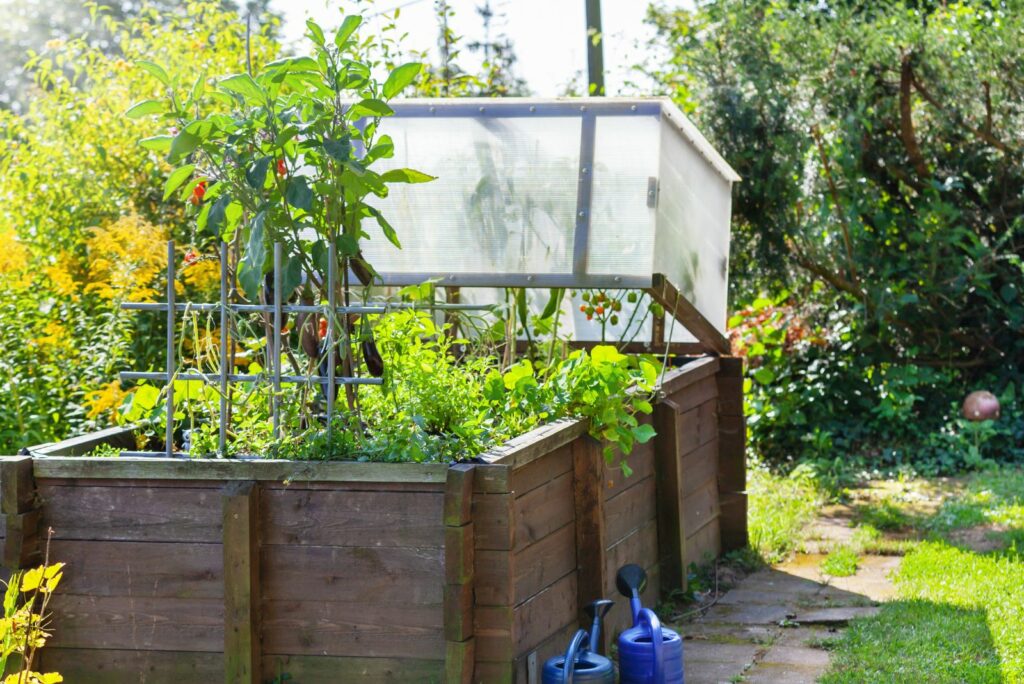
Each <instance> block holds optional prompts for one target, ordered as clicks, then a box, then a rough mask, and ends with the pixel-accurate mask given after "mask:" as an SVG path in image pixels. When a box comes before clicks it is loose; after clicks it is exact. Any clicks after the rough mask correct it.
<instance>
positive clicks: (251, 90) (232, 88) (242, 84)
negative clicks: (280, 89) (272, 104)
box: [219, 74, 267, 104]
mask: <svg viewBox="0 0 1024 684" xmlns="http://www.w3.org/2000/svg"><path fill="white" fill-rule="evenodd" d="M219 85H220V88H221V90H226V91H228V92H231V93H236V94H238V95H241V96H242V98H243V99H244V100H245V101H246V102H248V103H250V104H260V103H262V102H263V101H264V100H266V98H267V93H266V92H265V91H264V90H263V88H261V87H260V85H259V84H258V83H256V81H254V80H252V76H250V75H249V74H235V75H234V76H228V77H227V78H225V79H224V80H222V81H221V82H220V84H219Z"/></svg>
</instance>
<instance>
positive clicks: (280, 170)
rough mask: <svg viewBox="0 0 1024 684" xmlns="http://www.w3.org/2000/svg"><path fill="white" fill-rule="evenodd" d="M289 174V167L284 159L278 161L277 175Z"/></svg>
mask: <svg viewBox="0 0 1024 684" xmlns="http://www.w3.org/2000/svg"><path fill="white" fill-rule="evenodd" d="M286 173H288V165H287V164H285V163H284V159H278V160H277V175H279V176H283V175H284V174H286Z"/></svg>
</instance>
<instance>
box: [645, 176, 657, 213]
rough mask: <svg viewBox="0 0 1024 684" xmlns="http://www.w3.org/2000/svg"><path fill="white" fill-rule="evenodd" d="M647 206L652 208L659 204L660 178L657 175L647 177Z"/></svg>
mask: <svg viewBox="0 0 1024 684" xmlns="http://www.w3.org/2000/svg"><path fill="white" fill-rule="evenodd" d="M647 206H648V207H650V208H651V209H655V208H657V206H658V178H657V177H656V176H651V177H649V178H648V179H647Z"/></svg>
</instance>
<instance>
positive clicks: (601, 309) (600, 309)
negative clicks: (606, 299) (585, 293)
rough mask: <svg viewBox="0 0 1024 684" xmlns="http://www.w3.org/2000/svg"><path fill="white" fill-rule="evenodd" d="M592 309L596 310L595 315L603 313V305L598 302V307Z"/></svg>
mask: <svg viewBox="0 0 1024 684" xmlns="http://www.w3.org/2000/svg"><path fill="white" fill-rule="evenodd" d="M594 311H596V312H597V315H598V316H600V315H601V314H603V313H604V307H603V306H601V305H600V304H599V305H598V307H597V308H596V309H594Z"/></svg>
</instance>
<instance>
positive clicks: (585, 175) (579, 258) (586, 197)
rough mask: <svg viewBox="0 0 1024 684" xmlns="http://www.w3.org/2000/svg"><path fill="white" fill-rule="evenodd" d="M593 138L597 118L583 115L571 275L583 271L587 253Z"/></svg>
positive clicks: (582, 273) (591, 190) (579, 273)
mask: <svg viewBox="0 0 1024 684" xmlns="http://www.w3.org/2000/svg"><path fill="white" fill-rule="evenodd" d="M596 137H597V117H595V116H594V114H592V113H591V112H590V111H585V112H583V115H582V116H581V121H580V170H579V180H578V182H577V184H576V227H575V230H574V231H573V238H572V272H573V275H584V274H586V272H587V256H588V254H589V252H590V208H591V207H590V205H591V195H592V194H593V189H594V145H595V139H596Z"/></svg>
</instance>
